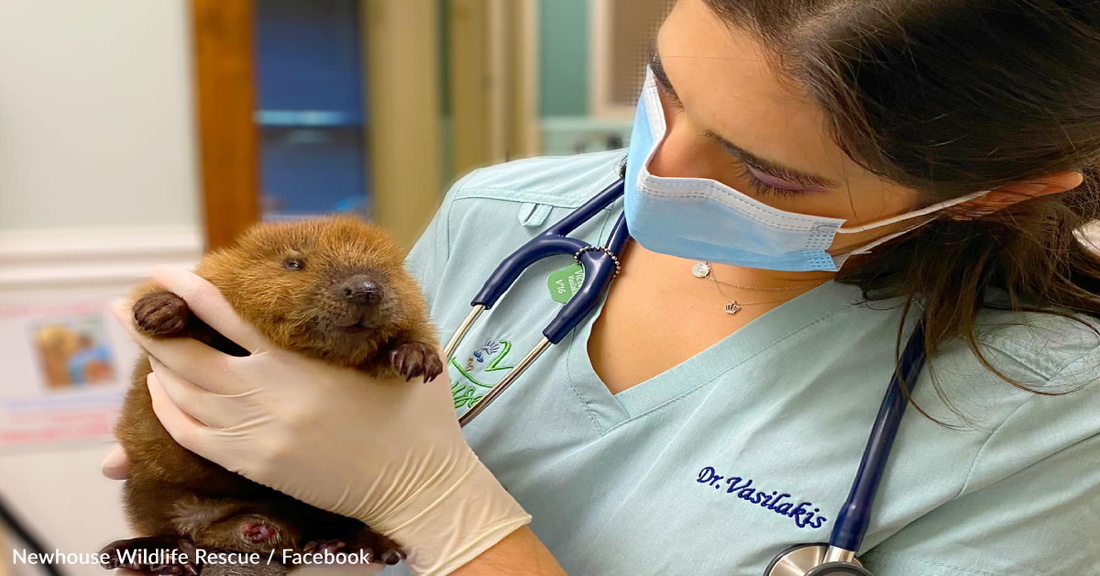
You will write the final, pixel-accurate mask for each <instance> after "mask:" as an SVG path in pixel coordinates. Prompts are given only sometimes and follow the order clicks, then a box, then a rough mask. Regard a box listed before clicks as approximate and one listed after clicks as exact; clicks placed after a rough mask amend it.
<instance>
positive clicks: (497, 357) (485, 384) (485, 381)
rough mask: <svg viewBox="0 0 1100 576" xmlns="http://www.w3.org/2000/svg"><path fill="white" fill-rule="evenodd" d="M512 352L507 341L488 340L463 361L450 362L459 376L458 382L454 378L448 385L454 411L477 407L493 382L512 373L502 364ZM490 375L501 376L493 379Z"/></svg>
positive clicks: (456, 358)
mask: <svg viewBox="0 0 1100 576" xmlns="http://www.w3.org/2000/svg"><path fill="white" fill-rule="evenodd" d="M511 350H512V343H511V342H509V341H507V340H489V341H488V342H486V343H485V344H483V345H482V346H481V347H480V348H477V349H476V350H473V351H472V352H470V354H469V356H467V357H466V358H462V357H461V356H458V355H456V356H455V357H453V358H451V366H453V367H454V368H455V369H456V370H458V373H459V374H460V375H461V378H455V379H454V381H453V382H452V383H451V396H453V397H454V400H455V409H458V408H462V407H464V406H465V407H467V408H470V407H472V406H473V405H474V404H477V401H478V400H481V397H482V396H484V395H485V393H487V392H488V391H489V390H492V388H493V386H494V384H495V383H496V381H497V380H500V378H502V377H503V376H504V374H506V373H507V372H508V370H511V369H512V367H511V366H510V365H508V364H506V363H505V359H506V358H507V356H508V352H510V351H511ZM493 372H499V373H500V374H498V375H494V374H493ZM490 380H492V382H490Z"/></svg>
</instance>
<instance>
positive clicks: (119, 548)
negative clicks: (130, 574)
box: [100, 536, 199, 576]
mask: <svg viewBox="0 0 1100 576" xmlns="http://www.w3.org/2000/svg"><path fill="white" fill-rule="evenodd" d="M100 554H106V555H107V561H105V562H103V563H102V566H103V567H104V568H106V569H108V570H115V569H118V568H124V569H126V570H133V571H135V572H145V573H147V574H157V575H158V576H198V574H199V565H198V563H197V560H198V555H197V553H196V551H195V545H194V544H193V543H192V542H191V541H190V540H187V539H186V538H172V537H167V536H165V537H157V536H154V537H150V538H132V539H130V540H118V541H115V542H112V543H110V544H108V545H107V546H106V547H104V548H103V549H102V550H100Z"/></svg>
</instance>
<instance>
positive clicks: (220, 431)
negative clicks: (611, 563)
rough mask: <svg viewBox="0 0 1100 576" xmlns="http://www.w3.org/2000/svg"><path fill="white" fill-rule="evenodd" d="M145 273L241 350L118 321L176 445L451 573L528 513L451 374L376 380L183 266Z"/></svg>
mask: <svg viewBox="0 0 1100 576" xmlns="http://www.w3.org/2000/svg"><path fill="white" fill-rule="evenodd" d="M153 277H154V279H155V280H156V281H157V282H158V283H159V284H161V285H162V286H164V287H165V288H167V289H168V290H170V291H172V292H174V293H176V294H178V295H179V296H180V297H182V298H183V299H184V300H185V301H187V303H188V305H189V306H190V308H191V310H192V311H193V312H194V313H195V314H196V315H197V316H198V317H199V318H201V319H202V320H203V321H205V322H206V323H207V324H209V325H210V326H211V327H213V328H214V329H215V330H217V331H218V332H220V333H221V334H223V335H224V336H226V337H228V338H229V339H231V340H233V341H234V342H236V343H237V344H239V345H240V346H242V347H244V348H245V349H246V350H248V351H249V352H250V353H251V355H250V356H248V357H244V358H236V357H232V356H228V355H225V354H222V353H221V352H218V351H216V350H213V349H211V348H209V347H207V346H205V345H203V344H202V343H200V342H197V341H195V340H190V339H171V340H154V339H150V338H147V337H145V336H144V335H143V334H141V333H140V332H138V331H137V330H136V329H135V328H134V326H133V321H132V312H131V306H130V303H128V302H120V303H116V305H115V306H114V313H115V315H116V316H117V317H118V318H119V320H120V321H121V322H122V325H123V326H125V327H126V329H127V330H128V331H129V332H130V334H131V335H132V336H133V337H134V339H135V340H137V342H138V343H139V344H141V345H142V346H143V347H144V348H145V349H146V350H147V351H148V352H149V353H150V355H151V356H152V357H153V358H152V366H153V373H154V375H155V378H154V377H150V379H149V391H150V393H151V395H152V400H153V409H154V411H155V412H156V415H157V417H158V418H159V419H160V421H161V423H162V424H164V427H165V428H166V429H167V430H168V432H169V433H170V434H171V435H172V437H173V438H175V439H176V441H177V442H179V443H180V444H181V445H183V446H184V447H186V448H188V449H190V450H191V451H193V452H195V453H197V454H199V455H200V456H203V457H204V458H207V459H209V460H211V461H213V462H215V463H217V464H220V465H221V466H223V467H225V468H227V469H229V470H232V471H234V472H237V473H239V474H241V475H243V476H245V477H247V478H249V479H251V480H253V481H256V482H259V483H260V484H264V485H266V486H269V487H271V488H274V489H276V490H279V491H281V492H284V493H286V494H289V495H291V496H293V497H295V498H297V499H299V500H302V501H303V502H306V503H308V504H311V505H313V506H316V507H318V508H323V509H326V510H330V511H332V512H336V513H338V514H343V515H345V516H350V517H353V518H357V519H359V520H362V521H363V522H364V523H366V524H367V525H369V526H370V527H371V528H373V529H374V530H375V531H377V532H380V533H382V534H385V535H386V536H388V537H390V538H391V539H393V540H394V541H396V542H398V543H399V544H401V545H402V546H403V547H404V548H406V550H407V551H408V558H407V559H406V561H405V562H406V566H407V567H408V568H409V570H410V571H411V572H412V573H414V574H424V575H436V574H447V573H450V572H451V571H453V570H455V569H457V568H458V567H460V566H462V565H463V564H465V563H466V562H468V561H469V560H471V559H473V558H474V557H476V556H477V555H478V554H480V553H481V552H483V551H484V550H486V549H488V548H490V547H491V546H492V545H494V544H496V543H497V542H498V541H499V540H501V539H503V538H504V537H505V536H507V535H508V534H510V533H511V532H513V531H514V530H516V529H517V528H519V527H521V526H523V525H525V524H527V523H528V522H530V519H531V517H530V516H529V515H528V514H527V513H526V512H524V510H523V509H522V508H520V506H519V504H517V503H516V501H515V500H514V499H513V498H512V496H511V495H510V494H508V492H507V491H505V490H504V488H503V487H502V486H501V485H500V483H499V482H498V481H497V480H496V478H494V477H493V475H492V474H491V473H490V472H489V470H488V469H487V468H485V466H484V465H483V464H482V463H481V461H480V460H478V458H477V456H476V455H475V454H474V452H473V450H471V449H470V447H469V445H467V444H466V441H465V439H464V438H463V437H462V432H461V428H460V427H459V425H458V421H457V419H456V418H455V414H454V403H453V400H452V397H451V394H450V383H449V382H448V379H447V378H446V373H444V374H443V377H440V378H437V379H436V380H435V381H433V382H430V383H421V382H404V381H402V380H390V381H386V380H379V379H374V378H371V377H369V376H367V375H366V374H364V373H362V372H358V371H355V370H351V369H346V368H339V367H335V366H331V365H328V364H325V363H323V362H321V361H318V360H314V359H311V358H307V357H305V356H302V355H299V354H295V353H292V352H288V351H285V350H282V349H279V348H276V347H275V346H273V345H272V344H271V343H270V342H269V341H268V340H267V339H266V338H265V337H264V336H263V335H262V334H260V333H259V332H257V331H256V330H255V329H254V328H252V327H251V326H250V325H248V324H247V323H245V322H244V321H243V320H242V319H241V318H240V317H239V316H237V314H236V313H235V312H234V310H233V309H232V308H231V307H230V305H229V303H228V302H226V301H225V299H224V298H222V296H221V293H220V292H219V291H218V290H217V288H215V287H214V286H213V285H211V284H210V283H209V282H206V281H205V280H203V279H202V278H199V277H198V276H196V275H194V274H191V273H189V272H185V271H181V270H176V269H167V268H159V269H157V270H156V271H155V272H154V275H153Z"/></svg>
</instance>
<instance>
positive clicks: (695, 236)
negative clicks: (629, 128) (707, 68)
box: [624, 70, 986, 272]
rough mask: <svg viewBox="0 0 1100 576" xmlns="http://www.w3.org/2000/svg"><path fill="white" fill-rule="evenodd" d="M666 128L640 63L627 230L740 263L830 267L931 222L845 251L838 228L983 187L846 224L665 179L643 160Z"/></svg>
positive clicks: (666, 246) (691, 254)
mask: <svg viewBox="0 0 1100 576" xmlns="http://www.w3.org/2000/svg"><path fill="white" fill-rule="evenodd" d="M667 131H668V125H667V124H666V122H665V113H664V108H663V106H662V104H661V97H660V93H659V92H658V90H657V83H656V79H655V78H654V76H653V71H652V70H647V73H646V81H645V85H644V87H643V89H642V96H641V99H640V101H639V103H638V110H637V115H636V117H635V120H634V129H633V132H632V134H631V136H630V150H629V152H628V155H627V159H626V189H625V199H624V205H625V211H626V220H627V224H628V226H629V228H630V235H631V236H632V237H633V238H634V239H635V240H636V241H637V242H638V243H639V244H641V245H642V246H643V247H645V248H646V249H647V250H652V251H654V252H659V253H662V254H669V255H672V256H678V257H680V258H689V259H693V260H704V261H708V262H717V263H721V264H730V265H733V266H742V267H746V268H760V269H765V270H781V271H792V272H794V271H798V272H809V271H813V270H824V271H837V270H840V267H841V266H842V265H843V264H844V261H845V260H847V259H848V257H849V256H851V255H853V254H865V253H867V252H869V251H870V249H871V248H874V247H875V246H878V245H879V244H882V243H883V242H886V241H888V240H891V239H893V238H896V237H898V236H900V235H902V234H905V233H907V232H909V231H911V230H914V229H915V228H917V227H919V226H921V225H922V224H925V223H926V222H928V221H930V220H928V219H926V220H924V221H922V222H919V223H918V224H916V225H915V226H912V227H909V228H907V229H905V230H902V231H900V232H896V233H893V234H890V235H887V236H885V237H883V238H878V239H876V240H875V241H873V242H871V243H869V244H866V245H864V246H861V247H859V248H856V249H855V250H852V251H850V252H848V253H846V254H841V255H832V254H829V253H828V252H827V250H828V249H829V247H830V246H832V244H833V238H834V237H835V236H836V235H837V234H849V233H855V232H864V231H867V230H872V229H875V228H879V227H882V226H887V225H890V224H894V223H896V222H901V221H903V220H908V219H910V218H916V217H919V216H924V215H927V214H931V213H933V212H936V211H938V210H943V209H944V208H947V207H949V206H953V205H955V204H960V203H962V202H966V201H968V200H973V199H974V198H977V197H979V196H982V195H984V194H986V192H978V193H976V194H971V195H968V196H963V197H961V198H953V199H951V200H948V201H946V202H940V203H938V204H935V205H933V206H929V207H927V208H923V209H920V210H916V211H913V212H909V213H906V214H902V215H900V216H895V217H893V218H888V219H885V220H879V221H877V222H872V223H869V224H864V225H862V226H853V227H845V226H844V222H845V221H844V220H842V219H838V218H827V217H825V216H811V215H808V214H798V213H795V212H786V211H784V210H779V209H777V208H774V207H772V206H769V205H767V204H765V203H763V202H761V201H759V200H756V199H755V198H752V197H751V196H749V195H747V194H744V193H742V192H738V191H737V190H734V189H733V188H730V187H729V186H727V185H725V184H722V183H721V182H718V181H715V180H709V179H705V178H664V177H661V176H654V175H653V174H650V173H649V163H650V162H651V161H652V160H653V156H654V155H655V154H656V152H657V149H658V148H659V147H660V145H661V142H662V141H664V138H665V136H666V134H667Z"/></svg>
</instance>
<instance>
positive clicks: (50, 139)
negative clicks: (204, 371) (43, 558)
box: [0, 0, 202, 576]
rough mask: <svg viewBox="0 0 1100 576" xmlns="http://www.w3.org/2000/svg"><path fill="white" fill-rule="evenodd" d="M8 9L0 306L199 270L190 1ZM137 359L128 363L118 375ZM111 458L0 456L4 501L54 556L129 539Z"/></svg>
mask: <svg viewBox="0 0 1100 576" xmlns="http://www.w3.org/2000/svg"><path fill="white" fill-rule="evenodd" d="M0 4H2V6H0V309H2V308H3V307H4V306H9V305H12V304H19V303H27V302H42V301H49V302H58V301H60V302H67V301H76V300H84V301H87V300H95V301H101V302H105V301H107V300H108V299H109V298H111V297H112V296H114V295H117V294H122V293H124V292H126V291H127V289H128V287H129V286H130V285H131V284H132V283H133V282H134V281H135V280H137V279H139V278H141V277H143V276H147V274H148V268H149V266H150V265H152V264H153V263H157V262H161V263H178V264H187V263H191V262H193V261H194V260H195V259H197V257H198V255H199V253H200V250H201V244H202V240H201V238H202V237H201V230H200V221H199V214H198V210H197V207H198V202H199V196H198V193H197V192H198V188H197V186H198V184H197V182H198V179H197V174H196V153H195V146H196V143H195V136H194V129H193V120H192V86H191V60H190V41H189V38H190V29H189V22H188V17H187V4H186V2H185V0H95V1H92V2H89V1H86V0H49V1H44V0H2V2H0ZM14 353H15V352H13V351H12V350H11V349H7V350H0V360H5V361H10V360H12V359H13V358H11V357H10V355H11V354H14ZM132 353H133V350H132V349H130V350H120V351H119V361H118V363H119V365H120V370H124V371H125V372H128V368H127V366H128V365H130V362H132ZM5 363H7V362H5ZM125 372H124V373H125ZM3 381H4V379H3V378H0V382H3ZM107 448H108V444H106V443H103V442H99V443H94V444H84V445H63V446H52V447H48V448H46V447H28V448H23V449H18V450H12V449H2V448H0V493H2V494H3V496H4V497H5V498H6V500H7V501H8V502H9V504H11V505H12V506H13V507H14V508H15V509H16V510H17V511H18V512H19V513H20V514H21V515H22V516H24V517H26V518H27V519H28V520H29V521H30V523H31V524H32V528H33V529H34V530H35V531H36V532H38V533H39V534H40V535H41V536H42V537H43V538H44V539H45V540H47V544H48V545H49V546H51V547H57V548H60V549H61V550H63V551H65V552H82V553H83V552H94V551H96V550H97V549H98V547H99V546H101V545H103V544H104V543H106V542H107V541H109V540H111V539H114V538H118V537H123V536H125V535H126V534H127V530H126V526H125V524H124V522H123V519H122V514H121V510H120V508H119V494H118V492H119V485H118V484H117V483H115V482H111V481H108V480H105V479H103V478H102V477H101V476H100V474H99V461H100V460H101V459H102V456H103V455H104V454H105V453H106V450H107ZM10 545H18V544H17V543H15V542H10ZM0 552H2V555H0V562H2V563H4V564H10V562H11V561H12V559H11V551H10V546H6V547H5V549H4V550H2V551H0ZM63 569H64V570H65V573H66V574H68V575H69V576H93V575H96V576H100V575H102V574H103V572H102V570H100V569H99V568H96V567H93V566H76V567H72V566H65V567H63ZM15 573H16V574H17V575H19V576H30V575H32V574H35V575H37V574H39V573H40V572H39V571H38V570H36V569H35V567H33V566H17V567H16V570H15Z"/></svg>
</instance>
